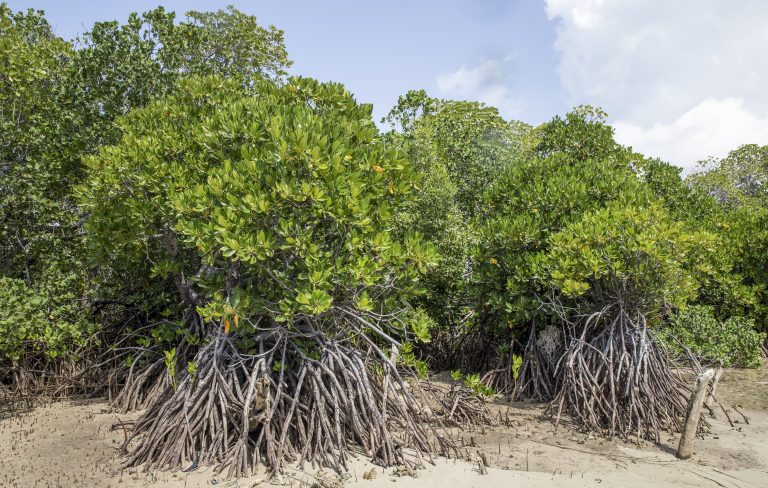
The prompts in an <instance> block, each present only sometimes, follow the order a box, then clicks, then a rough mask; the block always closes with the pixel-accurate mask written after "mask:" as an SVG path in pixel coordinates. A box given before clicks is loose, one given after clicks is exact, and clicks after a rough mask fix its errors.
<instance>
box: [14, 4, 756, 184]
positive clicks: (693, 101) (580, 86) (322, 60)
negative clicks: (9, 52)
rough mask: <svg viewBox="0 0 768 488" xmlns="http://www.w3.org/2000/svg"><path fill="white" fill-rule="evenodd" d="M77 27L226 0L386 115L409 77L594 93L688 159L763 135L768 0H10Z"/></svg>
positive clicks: (648, 140)
mask: <svg viewBox="0 0 768 488" xmlns="http://www.w3.org/2000/svg"><path fill="white" fill-rule="evenodd" d="M8 3H9V4H10V6H11V7H12V8H15V9H25V8H28V7H34V8H40V9H43V10H45V11H46V13H47V14H48V17H49V20H50V21H51V23H52V24H53V25H54V26H55V27H56V30H57V32H58V33H59V34H60V35H62V36H64V37H67V38H72V37H75V36H77V35H78V34H81V33H83V32H85V31H86V30H88V28H89V27H90V26H91V25H92V24H93V22H95V21H98V20H112V19H118V20H121V21H124V20H125V19H126V18H127V15H128V13H129V12H130V11H133V10H136V11H144V10H148V9H150V8H152V7H154V6H156V5H157V4H158V3H162V4H163V5H165V6H166V8H168V9H169V10H176V11H178V12H183V11H186V10H190V9H193V10H211V9H215V8H220V7H223V6H225V5H226V4H229V3H231V4H234V5H235V6H236V7H238V8H239V9H241V10H243V11H245V12H248V13H251V14H253V15H256V16H257V17H258V18H259V19H260V21H261V22H262V23H264V24H274V25H276V26H278V27H280V28H282V29H284V30H285V34H286V43H287V46H288V51H289V54H290V57H291V59H293V60H294V62H295V64H294V66H293V68H292V71H293V72H294V73H296V74H302V75H307V76H313V77H316V78H319V79H322V80H334V81H340V82H343V83H345V84H346V85H347V87H348V88H349V89H350V90H351V91H352V92H354V93H355V94H356V96H357V98H358V99H359V100H360V101H364V102H370V103H373V104H374V112H375V114H376V116H377V117H381V116H383V115H384V114H386V113H387V112H388V111H389V108H390V107H391V106H392V105H393V104H394V103H395V102H396V100H397V97H398V95H400V94H402V93H404V92H406V91H407V90H409V89H418V88H424V89H426V90H427V91H428V92H429V93H431V94H432V95H433V96H440V97H445V98H455V99H471V100H481V101H483V102H486V103H488V104H491V105H494V106H496V107H498V108H499V110H500V111H501V113H502V114H503V115H504V116H505V117H506V118H510V119H520V120H524V121H526V122H529V123H534V124H535V123H540V122H543V121H545V120H547V119H549V118H550V117H551V116H553V115H554V114H562V113H564V112H566V111H567V110H568V109H569V108H571V107H573V106H575V105H579V104H584V103H589V104H593V105H599V106H601V107H602V108H603V109H605V110H606V111H607V112H608V114H609V115H610V117H611V121H612V123H613V124H614V126H615V128H616V136H617V138H618V139H619V141H620V142H622V143H624V144H627V145H631V146H633V147H634V148H635V149H637V150H639V151H641V152H643V153H645V154H648V155H651V156H658V157H661V158H663V159H666V160H668V161H670V162H672V163H675V164H678V165H680V166H683V167H685V168H687V169H691V168H693V167H694V166H695V163H696V161H698V160H701V159H704V158H706V157H708V156H723V155H725V154H726V153H727V152H728V151H729V150H731V149H734V148H735V147H737V146H739V145H740V144H744V143H759V144H768V90H766V89H765V87H766V85H767V84H768V56H766V54H765V53H766V49H767V48H768V27H767V26H768V1H766V0H542V1H537V0H454V1H450V0H421V1H388V2H384V1H377V2H373V1H365V0H356V1H355V0H346V1H345V0H322V1H319V0H305V1H299V0H282V1H274V0H269V1H267V0H251V1H246V0H242V1H236V0H229V1H222V2H219V1H205V2H203V1H165V2H161V0H155V1H147V0H139V1H132V2H104V1H101V2H88V1H80V0H68V1H59V0H47V1H44V0H26V1H18V0H10V1H9V2H8Z"/></svg>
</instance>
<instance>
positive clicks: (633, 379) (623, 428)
mask: <svg viewBox="0 0 768 488" xmlns="http://www.w3.org/2000/svg"><path fill="white" fill-rule="evenodd" d="M556 377H557V378H558V381H559V385H558V390H557V393H556V396H555V398H554V400H553V401H552V403H551V404H550V406H549V409H548V411H549V413H551V414H552V415H554V416H555V422H556V424H558V423H559V422H560V420H561V417H562V415H563V414H564V413H567V414H569V415H570V416H571V418H572V419H573V421H574V423H575V424H576V425H577V426H580V427H581V428H583V429H584V430H587V431H592V432H602V433H604V434H606V435H608V436H611V437H612V436H619V437H622V438H625V439H627V438H629V437H631V436H636V437H637V438H638V439H640V438H644V439H648V440H652V441H654V442H659V441H660V435H661V432H662V431H674V432H679V431H680V429H681V427H682V421H683V419H684V418H685V414H686V406H687V397H688V395H689V394H690V388H689V387H688V385H687V384H686V382H685V381H684V379H683V378H682V377H681V376H680V374H679V373H677V372H676V371H675V370H673V369H672V368H671V367H670V361H669V358H668V357H667V353H666V350H665V349H664V347H663V345H662V344H661V342H660V341H659V340H658V339H657V338H656V337H655V336H654V335H653V334H652V333H651V331H649V330H648V328H647V326H646V323H645V319H644V317H643V316H639V318H633V317H630V315H629V314H628V313H627V312H626V311H624V310H623V309H621V308H620V307H619V306H615V307H614V308H606V309H605V310H603V311H602V312H598V313H595V314H592V315H590V316H589V317H585V318H584V319H583V320H578V321H576V322H574V323H571V324H570V325H569V339H568V344H567V349H566V351H565V353H564V354H563V356H562V357H561V358H560V361H559V362H558V364H557V370H556ZM704 427H705V422H704V421H703V419H702V420H701V421H700V423H699V430H701V429H703V428H704Z"/></svg>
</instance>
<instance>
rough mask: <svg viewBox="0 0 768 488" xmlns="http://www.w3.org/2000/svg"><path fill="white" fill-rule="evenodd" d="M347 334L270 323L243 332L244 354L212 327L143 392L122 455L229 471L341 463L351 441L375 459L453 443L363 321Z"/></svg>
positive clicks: (409, 460) (420, 455)
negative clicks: (152, 390) (181, 365)
mask: <svg viewBox="0 0 768 488" xmlns="http://www.w3.org/2000/svg"><path fill="white" fill-rule="evenodd" d="M369 325H370V324H369ZM354 337H355V345H354V347H353V346H352V345H351V344H350V343H349V341H346V340H333V339H329V338H327V337H326V336H325V335H324V334H323V333H321V332H319V331H317V330H316V329H314V330H313V329H311V328H307V329H305V330H302V331H301V332H298V331H292V332H288V331H286V329H285V328H282V327H276V328H274V329H269V330H265V331H262V332H259V333H257V334H255V335H254V336H252V337H250V338H249V340H251V341H252V344H253V345H252V347H251V350H252V351H256V352H254V353H253V354H245V353H243V352H241V351H240V350H239V348H238V347H236V344H235V340H236V338H235V337H233V336H230V335H224V334H217V335H216V336H215V337H213V338H212V340H211V341H210V342H209V343H208V344H207V345H206V346H204V347H202V348H201V349H200V350H199V351H198V352H197V353H196V355H195V356H194V360H193V362H191V363H190V364H192V365H194V366H193V367H190V368H187V369H188V370H189V371H188V372H183V373H181V374H179V375H177V379H176V380H175V381H172V382H169V383H168V384H167V385H166V386H165V387H164V388H163V390H162V393H160V394H158V395H154V396H153V397H152V398H151V399H150V401H149V406H148V409H147V410H146V412H145V413H144V414H143V416H142V417H141V418H140V419H139V420H138V422H137V423H136V425H135V428H134V431H133V433H132V435H131V437H130V438H129V439H128V441H127V447H128V449H129V457H128V460H127V464H128V465H133V466H136V465H145V466H146V467H148V468H161V469H179V468H185V467H187V466H186V465H187V464H192V465H193V466H194V465H197V464H198V463H200V464H203V465H217V466H218V469H219V470H220V471H221V470H223V469H225V468H226V467H227V466H228V467H229V471H228V474H229V476H243V475H248V474H250V473H253V472H255V471H256V469H257V467H258V466H259V465H261V464H263V465H266V466H267V467H268V468H269V470H270V471H271V473H272V474H276V475H279V474H280V473H281V472H282V471H283V466H284V464H285V463H287V462H294V461H296V462H298V464H299V465H300V466H301V465H303V463H304V462H307V461H309V462H311V463H313V464H316V465H319V466H322V467H329V468H332V469H334V470H336V471H338V472H343V471H346V470H347V469H348V468H349V464H348V463H349V459H350V455H351V454H352V453H353V451H355V450H361V451H362V453H363V454H365V455H366V456H368V457H370V458H371V459H372V460H373V462H375V463H377V464H380V465H383V466H391V465H395V464H401V465H406V466H408V467H415V466H417V465H420V464H423V463H424V462H432V457H431V453H433V452H435V451H437V452H440V453H444V454H448V452H449V450H450V449H451V448H452V447H455V446H453V444H452V441H451V440H450V439H449V438H448V437H447V436H446V435H444V434H443V433H442V431H441V430H439V429H441V428H440V426H439V422H434V419H430V420H431V421H430V422H425V421H423V420H424V419H423V414H424V410H423V405H422V404H420V403H419V402H418V401H417V400H416V397H415V396H414V392H413V391H412V390H413V389H414V388H418V386H417V383H416V382H415V381H412V382H411V384H409V383H408V382H407V381H406V380H405V379H404V378H403V376H401V373H400V372H399V371H398V368H397V367H396V365H395V362H394V361H393V360H392V359H394V358H392V359H390V357H389V356H388V355H387V354H385V353H384V352H383V350H382V348H380V346H379V345H378V344H377V343H376V342H374V341H373V340H372V339H371V338H369V337H368V336H367V335H366V333H365V331H364V330H363V328H359V329H357V333H356V334H355V336H354ZM377 339H380V337H377ZM414 380H415V376H414ZM129 403H135V402H129Z"/></svg>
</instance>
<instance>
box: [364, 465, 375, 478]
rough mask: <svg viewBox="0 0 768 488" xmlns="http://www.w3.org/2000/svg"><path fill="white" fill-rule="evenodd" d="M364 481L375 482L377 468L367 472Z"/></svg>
mask: <svg viewBox="0 0 768 488" xmlns="http://www.w3.org/2000/svg"><path fill="white" fill-rule="evenodd" d="M363 479H364V480H368V481H371V480H375V479H376V468H371V470H370V471H366V472H365V473H363Z"/></svg>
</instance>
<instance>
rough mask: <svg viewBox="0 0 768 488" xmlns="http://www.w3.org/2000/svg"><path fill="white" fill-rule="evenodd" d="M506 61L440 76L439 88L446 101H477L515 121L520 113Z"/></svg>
mask: <svg viewBox="0 0 768 488" xmlns="http://www.w3.org/2000/svg"><path fill="white" fill-rule="evenodd" d="M508 72H509V70H508V66H507V63H506V62H505V60H489V61H485V62H484V63H482V64H480V65H478V66H475V67H471V68H467V67H465V66H462V67H461V68H459V69H458V70H457V71H454V72H453V73H448V74H440V75H438V76H437V88H438V90H439V91H440V94H441V95H442V96H444V97H448V98H454V99H460V100H477V101H480V102H483V103H485V104H487V105H490V106H493V107H496V108H498V109H499V112H500V113H501V115H502V116H504V117H505V118H513V117H514V116H515V115H516V114H517V113H519V111H520V109H521V102H520V100H519V99H517V98H515V97H514V96H512V93H511V90H510V88H509V85H510V79H509V75H508Z"/></svg>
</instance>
